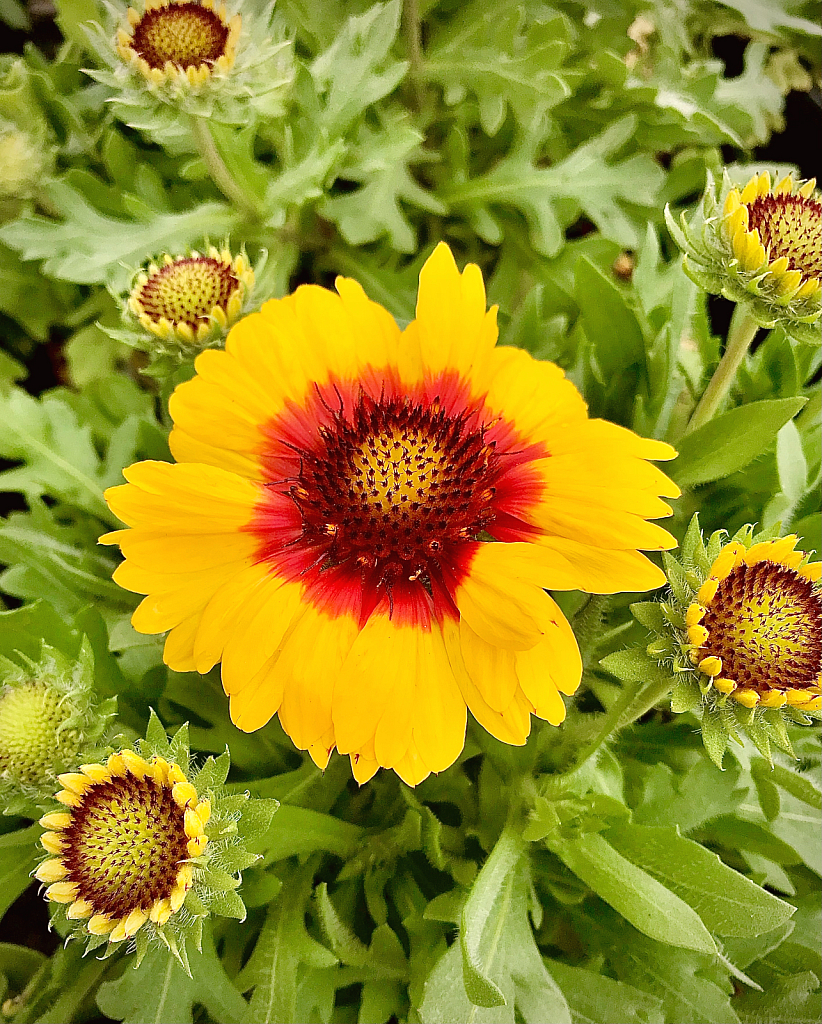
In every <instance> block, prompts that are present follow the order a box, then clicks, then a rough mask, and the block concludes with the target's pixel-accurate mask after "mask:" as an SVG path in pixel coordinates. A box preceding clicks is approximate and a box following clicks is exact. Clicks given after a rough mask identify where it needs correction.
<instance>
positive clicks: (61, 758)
mask: <svg viewBox="0 0 822 1024" xmlns="http://www.w3.org/2000/svg"><path fill="white" fill-rule="evenodd" d="M20 657H21V661H22V662H24V664H16V663H15V662H12V661H9V660H7V659H6V658H0V806H2V809H3V810H4V812H5V813H27V812H29V813H30V811H31V808H32V807H35V808H36V807H38V806H41V805H42V802H43V801H44V800H48V799H49V798H50V796H51V794H52V793H53V791H54V783H55V779H56V778H57V775H58V774H59V773H60V772H61V771H64V770H65V769H66V768H67V767H69V766H70V765H72V764H74V763H75V762H76V761H77V759H78V758H82V759H86V758H89V759H90V758H91V757H93V756H94V755H96V754H97V753H98V751H99V750H100V749H101V746H102V744H103V743H104V741H105V738H106V731H107V727H108V724H109V719H110V718H111V717H112V715H113V714H114V711H115V706H116V704H115V701H114V700H113V699H109V700H106V701H103V702H98V701H97V700H96V698H95V695H94V690H93V685H92V679H93V664H94V663H93V658H92V654H91V650H90V648H89V647H88V644H87V643H84V645H83V647H82V649H81V652H80V656H79V658H78V660H77V661H76V662H74V663H72V662H70V661H69V660H68V659H67V658H65V657H64V656H63V655H62V654H60V653H59V652H58V651H55V650H52V649H51V648H49V647H47V646H45V645H43V650H42V654H41V657H40V660H39V661H37V662H33V661H30V660H29V659H25V658H23V657H22V656H20Z"/></svg>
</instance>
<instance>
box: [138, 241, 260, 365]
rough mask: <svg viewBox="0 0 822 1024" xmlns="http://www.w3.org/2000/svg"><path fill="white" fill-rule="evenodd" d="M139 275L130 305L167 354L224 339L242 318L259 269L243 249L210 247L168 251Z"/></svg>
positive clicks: (187, 351)
mask: <svg viewBox="0 0 822 1024" xmlns="http://www.w3.org/2000/svg"><path fill="white" fill-rule="evenodd" d="M160 262H161V264H162V265H160V266H158V265H157V264H156V263H151V264H150V265H149V266H148V268H147V269H146V270H145V271H141V272H140V273H139V274H138V275H137V277H136V278H135V281H134V285H133V287H132V289H131V293H130V294H129V297H128V308H129V310H130V312H131V313H132V315H133V316H135V317H136V318H137V320H139V322H140V325H141V326H142V327H143V328H144V330H146V331H148V332H149V333H151V334H152V335H154V337H155V338H157V339H158V343H157V344H156V345H154V346H153V348H154V349H157V350H158V351H160V352H162V353H173V354H175V355H178V356H180V355H185V354H187V353H189V352H198V351H200V349H202V348H204V347H206V345H207V344H208V343H209V342H212V341H214V340H215V339H216V340H219V339H220V338H221V337H222V336H223V334H224V332H225V330H226V329H227V328H228V327H229V326H230V325H231V324H233V323H234V321H235V320H237V319H238V317H239V316H240V314H241V312H242V309H243V303H244V301H245V299H246V297H247V294H248V293H249V292H250V291H251V290H252V288H253V287H254V271H253V270H252V269H251V267H250V266H249V265H248V261H247V259H246V257H245V256H244V255H243V254H242V253H241V254H240V255H238V256H235V257H233V258H232V256H231V253H230V252H229V251H228V249H223V250H222V251H220V250H218V249H216V248H214V247H213V246H212V247H211V248H209V250H208V255H207V256H202V255H201V254H200V253H199V252H196V251H193V252H191V253H190V255H188V256H177V257H172V256H169V255H164V256H163V257H162V260H161V261H160Z"/></svg>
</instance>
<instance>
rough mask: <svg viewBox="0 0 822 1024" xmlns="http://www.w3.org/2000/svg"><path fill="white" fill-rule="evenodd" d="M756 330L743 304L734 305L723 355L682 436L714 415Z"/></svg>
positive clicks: (754, 323)
mask: <svg viewBox="0 0 822 1024" xmlns="http://www.w3.org/2000/svg"><path fill="white" fill-rule="evenodd" d="M758 330H759V325H758V324H757V322H756V320H754V318H753V317H752V316H751V315H750V313H749V312H748V310H747V309H746V307H745V306H744V305H739V306H737V307H736V309H735V310H734V315H733V318H732V320H731V327H730V330H729V331H728V343H727V344H726V346H725V352H724V354H723V356H722V358H721V359H720V361H719V365H718V366H717V368H716V369H715V370H714V375H713V377H711V379H710V381H709V382H708V386H707V388H705V393H704V394H703V396H702V398H701V399H700V400H699V405H697V407H696V409H695V411H694V414H693V416H692V417H691V421H690V423H689V424H688V428H687V430H686V431H685V433H686V434H690V433H691V431H693V430H696V429H697V428H698V427H701V426H702V425H703V424H705V423H707V422H708V420H710V419H712V418H713V417H714V416H715V415H716V412H717V409H719V407H720V406H721V405H722V402H723V401H724V399H725V396H726V395H727V394H728V391H730V388H731V385H732V384H733V382H734V380H735V379H736V373H737V370H738V369H739V367H740V366H741V365H742V361H743V359H744V358H745V355H746V353H747V351H748V349H749V348H750V347H751V342H752V341H753V340H754V338H755V337H756V332H757V331H758Z"/></svg>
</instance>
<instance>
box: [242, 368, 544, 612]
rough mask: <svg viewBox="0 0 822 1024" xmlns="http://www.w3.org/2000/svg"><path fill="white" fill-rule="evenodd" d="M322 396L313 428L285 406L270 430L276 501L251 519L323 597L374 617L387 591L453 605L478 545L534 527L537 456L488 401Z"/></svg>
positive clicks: (422, 606)
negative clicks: (525, 507)
mask: <svg viewBox="0 0 822 1024" xmlns="http://www.w3.org/2000/svg"><path fill="white" fill-rule="evenodd" d="M315 397H316V400H314V401H311V402H309V403H308V406H310V409H306V410H305V411H304V416H305V419H304V421H303V423H302V424H300V425H299V426H297V424H296V423H289V422H288V420H289V415H287V416H286V417H285V418H284V419H281V420H280V421H279V422H277V423H275V424H272V425H271V427H270V428H269V430H268V433H269V436H270V437H271V438H272V442H273V443H272V445H271V448H270V451H269V453H268V456H267V460H266V461H267V464H268V466H269V467H270V469H271V475H272V479H271V481H270V483H269V488H270V490H269V498H268V500H267V501H266V502H265V503H264V504H263V505H262V506H261V507H260V508H259V509H258V512H257V516H256V517H255V522H254V523H253V524H252V529H253V530H254V532H255V533H257V534H258V536H260V537H261V540H262V555H263V557H266V558H269V559H271V560H272V561H273V562H274V563H275V564H276V565H277V566H278V568H279V569H280V570H281V571H283V572H285V574H286V575H287V576H289V577H291V578H292V579H299V580H301V581H302V582H304V583H306V584H307V585H308V589H309V592H310V593H312V595H313V596H314V597H315V598H317V599H318V600H319V601H320V602H321V603H322V604H325V605H326V606H327V607H329V608H330V609H336V610H342V609H343V608H345V609H346V610H349V611H353V612H355V613H356V614H358V615H359V617H360V618H361V619H363V620H364V619H367V617H368V616H369V615H370V614H371V612H372V611H373V609H374V608H375V607H376V605H377V604H378V603H379V602H380V600H382V599H383V598H385V599H386V600H387V601H388V603H389V605H390V609H391V611H392V614H394V613H397V614H401V615H402V616H403V617H406V616H410V617H411V618H412V619H414V620H415V621H424V622H427V621H428V620H429V618H430V614H431V613H432V611H433V613H434V614H435V616H440V615H442V614H449V613H452V612H455V607H454V602H453V594H454V590H455V588H456V586H457V585H458V583H459V581H460V579H461V578H462V576H463V574H464V573H465V571H466V570H467V566H468V564H469V563H470V558H471V555H472V553H473V550H474V549H475V547H476V543H477V542H478V541H480V540H481V539H486V540H488V539H491V538H495V539H500V540H513V539H516V540H523V539H525V538H526V537H528V536H531V535H533V532H534V531H533V529H532V528H531V527H529V526H528V525H526V523H525V522H523V521H522V519H520V518H519V515H518V513H519V512H520V511H521V503H522V501H523V500H524V501H526V503H527V501H528V499H529V498H531V499H533V498H534V497H535V496H536V495H537V494H538V483H537V480H536V477H535V474H534V473H533V470H532V468H531V467H529V465H528V463H529V462H531V461H532V460H533V459H534V458H535V457H537V455H538V454H539V453H538V452H536V450H535V449H534V448H533V447H531V448H525V447H524V446H522V445H520V444H519V443H518V438H517V437H516V435H515V434H514V432H513V431H512V430H511V429H510V427H508V426H507V425H506V424H504V423H502V422H501V421H499V420H498V419H497V418H492V417H490V416H489V415H488V412H487V410H485V409H484V407H483V405H482V403H471V402H467V401H466V399H465V395H464V394H461V395H460V396H459V397H456V396H455V395H454V394H452V395H451V400H450V401H445V400H443V399H442V398H440V397H439V396H437V395H434V396H433V397H430V396H428V395H425V394H420V395H407V394H406V395H400V394H394V395H391V396H386V395H385V394H381V395H380V396H379V397H376V398H375V397H373V396H372V395H369V394H368V393H367V391H366V390H364V389H363V388H361V387H357V386H356V385H352V384H350V383H349V384H347V385H345V386H339V385H337V386H329V387H326V388H325V389H322V390H319V389H318V391H317V393H316V396H315ZM293 415H294V411H292V412H291V413H290V416H293ZM312 417H315V422H314V424H313V425H312V424H310V423H309V422H308V421H309V419H310V418H312ZM275 473H276V474H278V475H277V476H275V475H274V474H275Z"/></svg>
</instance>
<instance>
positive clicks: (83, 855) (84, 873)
mask: <svg viewBox="0 0 822 1024" xmlns="http://www.w3.org/2000/svg"><path fill="white" fill-rule="evenodd" d="M60 782H61V783H62V784H63V786H64V789H63V790H62V791H61V792H60V793H58V794H57V799H58V800H59V801H60V803H63V804H65V805H66V806H67V807H68V808H69V810H68V812H67V813H64V812H58V813H56V814H47V815H45V817H43V818H42V819H41V824H43V825H44V826H46V828H48V829H50V830H51V831H48V832H46V833H45V834H44V835H43V837H42V840H41V842H42V844H43V847H44V849H45V850H46V851H47V852H48V853H54V854H57V855H58V856H57V857H56V858H55V859H53V860H46V861H44V862H43V863H42V864H41V865H40V867H39V868H38V869H37V872H36V875H37V878H38V879H39V880H40V881H41V882H46V883H51V884H50V885H49V887H48V889H47V890H46V896H47V897H48V898H49V899H50V900H54V901H55V902H57V903H67V904H70V906H69V909H68V911H67V915H68V917H69V918H70V919H71V920H87V925H86V927H87V928H88V931H89V934H91V935H107V936H108V939H109V941H110V942H120V941H122V940H123V939H126V938H130V937H131V936H133V935H135V934H136V933H137V932H138V931H139V930H140V928H141V927H142V926H143V925H144V924H145V923H146V921H147V920H149V918H150V919H151V920H152V921H153V922H154V923H155V924H158V925H163V924H165V923H166V921H167V920H168V919H169V917H170V916H171V915H172V914H173V913H176V912H177V911H178V910H179V909H180V907H181V906H182V905H183V900H184V899H185V896H186V893H187V892H188V890H189V889H190V888H191V885H192V881H193V867H192V865H191V864H190V863H189V860H190V859H191V858H193V857H198V856H200V854H202V853H203V852H204V851H205V848H206V845H207V843H208V838H207V837H206V835H205V825H206V824H207V822H208V820H209V817H210V815H211V804H210V801H208V800H199V798H198V796H197V791H196V790H195V789H194V787H193V786H192V785H191V784H190V783H189V782H188V780H187V778H186V775H185V773H184V772H183V770H182V769H181V768H180V767H179V766H178V765H176V764H169V763H168V762H167V761H165V760H164V759H163V758H159V757H153V758H151V759H150V760H149V761H147V760H145V759H144V758H142V757H140V756H139V755H137V754H135V753H134V751H131V750H124V751H122V752H121V753H119V754H112V755H111V757H109V759H108V760H107V762H106V763H105V764H104V765H103V764H87V765H83V766H82V767H81V769H80V771H79V772H70V773H66V774H63V775H61V776H60Z"/></svg>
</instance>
